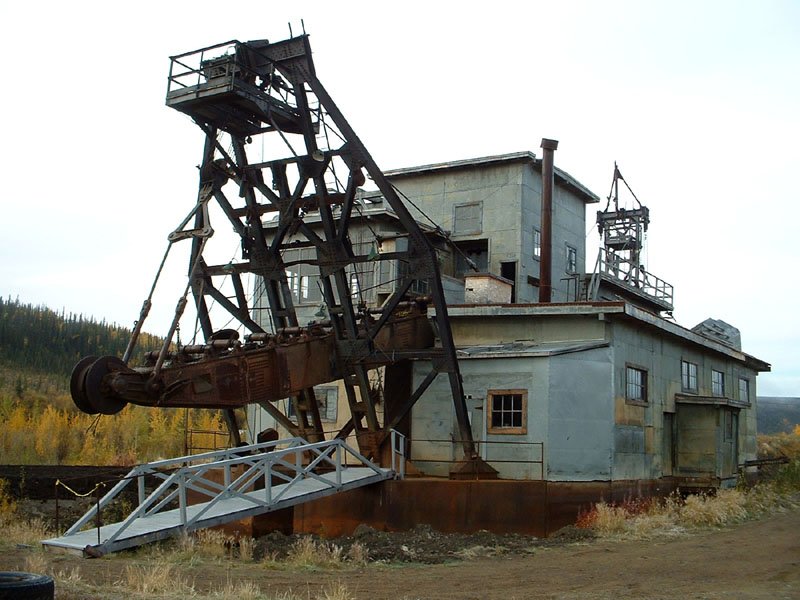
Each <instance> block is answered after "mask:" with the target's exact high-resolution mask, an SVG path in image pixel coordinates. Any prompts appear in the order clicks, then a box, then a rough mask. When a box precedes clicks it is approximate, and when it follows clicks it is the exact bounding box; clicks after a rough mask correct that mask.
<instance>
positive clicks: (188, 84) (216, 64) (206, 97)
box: [166, 36, 307, 137]
mask: <svg viewBox="0 0 800 600" xmlns="http://www.w3.org/2000/svg"><path fill="white" fill-rule="evenodd" d="M306 48H307V43H306V36H302V37H299V38H292V39H290V40H286V41H283V42H278V43H277V44H270V43H269V42H268V41H267V40H256V41H251V42H239V41H236V40H232V41H229V42H224V43H222V44H216V45H214V46H209V47H207V48H200V49H199V50H193V51H191V52H187V53H185V54H180V55H178V56H173V57H170V70H169V78H168V84H167V100H166V103H167V106H169V107H170V108H174V109H175V110H179V111H180V112H182V113H185V114H187V115H189V116H190V117H192V118H193V119H194V120H195V121H197V122H198V123H199V124H207V125H211V126H213V127H216V128H217V129H221V130H223V131H226V132H228V133H230V134H231V135H235V136H237V137H247V136H250V135H256V134H258V133H263V132H266V131H272V130H275V129H279V130H281V131H283V132H286V133H298V134H299V133H302V132H303V129H302V121H301V111H299V110H298V109H297V107H296V101H295V98H294V95H293V93H292V91H291V86H289V85H287V84H286V82H285V80H284V79H283V78H282V76H281V75H280V74H279V72H278V69H280V68H281V67H282V66H284V65H282V63H283V62H285V61H287V60H292V59H294V58H296V57H297V56H306Z"/></svg>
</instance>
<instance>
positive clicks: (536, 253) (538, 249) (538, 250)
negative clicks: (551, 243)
mask: <svg viewBox="0 0 800 600" xmlns="http://www.w3.org/2000/svg"><path fill="white" fill-rule="evenodd" d="M533 258H534V260H540V259H541V258H542V232H541V231H540V230H539V229H537V228H536V227H534V228H533Z"/></svg>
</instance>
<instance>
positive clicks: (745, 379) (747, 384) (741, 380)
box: [737, 377, 750, 404]
mask: <svg viewBox="0 0 800 600" xmlns="http://www.w3.org/2000/svg"><path fill="white" fill-rule="evenodd" d="M742 383H744V384H745V395H744V398H742ZM737 387H738V391H739V401H740V402H746V403H747V404H750V378H749V377H739V385H738V386H737Z"/></svg>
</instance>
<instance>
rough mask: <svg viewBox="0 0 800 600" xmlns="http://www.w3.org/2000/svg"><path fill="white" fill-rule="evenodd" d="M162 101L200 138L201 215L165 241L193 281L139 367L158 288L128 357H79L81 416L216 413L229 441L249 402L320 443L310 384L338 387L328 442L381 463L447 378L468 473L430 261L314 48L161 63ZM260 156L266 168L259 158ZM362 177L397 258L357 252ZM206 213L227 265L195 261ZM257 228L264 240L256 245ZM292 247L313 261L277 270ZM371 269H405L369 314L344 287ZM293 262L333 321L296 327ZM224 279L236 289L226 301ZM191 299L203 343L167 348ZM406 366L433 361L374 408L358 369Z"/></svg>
mask: <svg viewBox="0 0 800 600" xmlns="http://www.w3.org/2000/svg"><path fill="white" fill-rule="evenodd" d="M166 104H167V106H169V107H171V108H173V109H175V110H177V111H180V112H182V113H184V114H186V115H188V116H189V117H191V119H192V120H193V121H194V122H195V123H196V124H197V126H198V127H199V128H200V129H201V130H202V131H203V133H204V135H205V142H204V148H203V156H202V162H201V164H200V167H199V170H200V182H199V191H198V195H197V201H196V204H195V207H194V209H193V210H192V211H191V212H190V214H189V216H187V217H186V219H184V221H183V222H182V223H181V224H180V226H179V227H178V228H177V229H176V230H175V231H174V232H173V233H172V234H170V236H169V242H170V246H172V244H174V243H177V242H180V241H183V240H186V241H188V242H189V243H190V244H191V256H190V261H189V262H190V264H189V282H188V284H187V286H186V290H185V292H184V295H183V297H182V298H180V300H179V302H178V305H177V308H176V311H175V317H174V320H173V322H172V326H171V328H170V330H169V331H168V333H167V335H166V339H165V342H164V345H163V347H162V348H161V349H160V351H158V352H153V353H150V354H148V355H147V357H146V361H145V364H144V365H142V366H131V365H130V364H129V362H130V360H131V357H132V356H133V352H134V348H135V347H136V344H137V339H138V337H139V334H140V332H141V330H142V325H143V323H144V320H145V318H146V317H147V315H148V312H149V311H150V306H151V298H152V290H151V294H150V296H149V297H148V298H147V300H145V302H144V305H143V306H142V311H141V315H140V318H139V320H138V321H137V322H136V325H135V327H134V331H133V335H132V338H131V340H130V344H129V345H128V349H127V351H126V352H125V355H124V356H123V357H122V358H116V357H100V358H96V357H87V358H85V359H83V360H82V361H81V362H80V363H78V365H76V367H75V369H74V372H73V375H72V379H71V391H72V396H73V399H74V401H75V403H76V404H77V406H78V407H79V408H81V409H82V410H84V411H85V412H89V413H103V414H113V413H115V412H118V411H119V410H121V409H122V408H123V407H124V406H125V405H126V403H133V404H139V405H145V406H156V407H202V408H216V409H224V410H225V414H226V415H227V418H228V421H229V428H230V430H231V434H232V436H234V437H236V438H237V439H235V440H234V441H235V442H237V443H238V442H239V440H238V437H237V436H238V427H237V426H236V423H235V415H234V412H233V409H234V408H236V407H239V406H243V405H245V404H248V403H258V404H259V405H260V406H261V407H263V409H264V410H266V411H267V412H268V413H269V414H270V415H271V416H272V417H273V418H274V419H275V420H276V421H277V422H278V423H280V424H281V425H282V426H283V427H285V428H286V429H287V430H288V431H289V432H290V433H292V434H293V435H298V436H302V437H304V438H306V439H308V440H309V441H319V440H322V439H324V431H323V427H322V422H321V419H320V412H319V407H318V403H317V401H316V399H315V397H314V390H313V386H314V385H316V384H318V383H322V382H327V381H334V380H338V379H341V380H343V382H344V387H345V390H346V397H347V402H348V405H349V409H350V414H351V415H352V416H351V418H350V420H349V421H348V422H347V423H346V425H345V426H344V427H343V428H342V429H341V430H340V431H338V432H337V433H336V434H335V437H337V438H345V437H347V436H349V435H351V434H355V435H356V437H357V440H358V444H359V448H360V450H361V452H362V453H363V454H364V455H365V456H368V457H376V456H378V454H379V450H380V448H381V445H382V444H383V443H384V442H385V440H386V439H387V436H388V432H389V431H390V430H391V429H392V428H393V427H395V426H396V425H397V424H398V423H399V422H400V421H401V420H402V419H403V418H404V417H405V416H406V415H407V414H408V412H409V411H410V409H411V407H412V406H413V405H414V403H415V402H416V401H417V399H418V398H419V397H420V396H421V395H422V394H423V392H424V391H425V390H426V389H427V387H428V386H429V385H430V384H431V383H432V382H433V380H434V379H435V378H436V376H437V375H438V374H440V373H442V374H445V375H446V376H447V377H448V378H449V382H450V388H451V391H452V396H453V402H454V406H455V415H456V419H457V422H458V426H459V431H460V437H461V440H460V441H461V445H462V447H463V451H464V454H465V459H467V464H468V465H469V464H471V465H473V467H474V465H477V464H478V462H479V459H477V453H476V451H475V447H474V443H473V440H472V434H471V430H470V424H469V421H468V417H467V410H466V407H465V402H464V394H463V390H462V381H461V375H460V373H459V368H458V362H457V360H456V351H455V347H454V345H453V338H452V335H451V331H450V325H449V322H448V316H447V307H446V305H445V299H444V292H443V289H442V284H441V280H440V274H439V266H438V262H437V257H436V253H435V250H434V249H433V247H432V246H431V243H430V242H429V240H428V239H427V238H426V237H425V235H423V233H422V231H421V230H420V228H419V226H418V224H417V222H416V221H415V220H414V218H413V217H412V216H411V214H410V213H409V211H408V209H407V208H406V206H405V205H404V204H403V202H401V200H400V198H399V197H398V194H397V192H396V191H395V189H394V188H393V187H392V185H391V184H390V183H389V182H388V181H387V179H386V178H385V176H384V175H383V173H382V172H381V170H380V169H379V168H378V166H377V165H376V163H375V161H374V160H373V158H372V157H371V156H370V154H369V152H368V151H367V149H366V148H365V146H364V144H363V143H362V142H361V140H360V139H359V138H358V137H357V135H356V133H355V132H354V131H353V129H352V127H351V126H350V125H349V123H348V122H347V120H346V119H345V117H344V116H343V114H342V113H341V111H340V110H339V108H338V107H337V106H336V104H335V103H334V101H333V100H332V98H331V97H330V95H329V94H328V92H327V90H326V89H325V87H323V85H322V83H321V82H320V80H319V79H318V78H317V75H316V71H315V68H314V64H313V61H312V57H311V47H310V45H309V38H308V36H307V35H306V34H303V35H301V36H295V37H291V38H290V39H287V40H284V41H280V42H276V43H270V42H269V41H267V40H255V41H249V42H240V41H237V40H233V41H229V42H225V43H223V44H217V45H214V46H210V47H206V48H201V49H199V50H195V51H192V52H188V53H185V54H181V55H178V56H174V57H171V65H170V72H169V82H168V91H167V98H166ZM257 142H258V143H257ZM259 145H260V150H261V153H262V156H261V158H260V159H258V160H254V158H253V155H255V154H256V152H255V149H256V148H258V147H259ZM265 147H266V148H267V149H268V152H269V153H271V154H270V157H268V158H265V157H264V156H263V154H264V152H265ZM365 175H366V176H368V177H370V178H371V179H372V181H373V182H374V183H375V185H377V187H378V188H379V190H380V192H381V193H382V195H383V197H384V199H385V201H386V202H387V203H388V204H389V205H390V207H391V209H392V210H393V211H394V213H395V214H396V216H397V219H398V220H399V222H400V224H401V225H402V227H403V228H404V229H405V231H406V232H407V234H408V244H407V249H404V250H402V251H396V252H386V253H381V254H378V253H374V254H373V253H370V255H358V254H355V253H354V251H353V246H352V244H351V243H350V240H349V237H348V227H349V224H350V221H351V219H352V218H353V215H354V212H356V211H358V210H359V207H358V202H357V199H356V191H357V188H358V187H359V186H361V185H363V184H364V182H365V180H366V176H365ZM214 205H216V208H215V210H221V213H222V214H224V217H225V219H226V220H227V222H226V223H225V224H226V226H229V227H232V228H233V230H234V231H235V232H236V234H237V235H238V237H239V239H240V242H241V254H240V257H238V258H237V260H235V261H233V260H232V261H230V262H228V263H227V264H214V262H213V261H212V260H211V259H210V258H208V257H207V256H206V254H205V253H204V250H205V248H206V243H207V241H208V240H209V239H210V238H211V236H212V235H213V233H214V230H213V228H212V226H211V222H210V216H209V215H210V209H211V208H212V206H214ZM265 221H269V222H270V223H271V225H272V229H273V231H274V234H272V235H268V234H267V233H266V229H267V228H266V227H265V224H264V223H265ZM311 221H313V222H314V223H315V227H312V226H311V225H310V224H309V223H310V222H311ZM320 224H321V230H320V228H319V225H320ZM288 248H307V249H312V250H313V252H311V254H312V255H313V257H312V258H310V259H309V260H307V261H306V260H303V261H293V262H288V261H284V260H283V258H282V253H283V251H284V250H286V249H288ZM165 258H166V257H165ZM372 260H381V261H384V260H391V261H398V264H401V265H402V267H403V268H402V269H400V270H399V272H400V273H401V277H400V278H399V280H398V281H396V287H395V289H394V292H393V293H392V294H391V296H390V297H389V298H388V300H387V301H386V302H385V303H384V304H383V306H382V307H380V308H378V309H375V308H372V309H368V308H367V307H366V306H365V305H363V304H358V303H357V302H356V300H355V299H354V297H353V295H352V291H351V290H352V287H351V286H352V282H351V280H350V279H349V278H348V276H347V273H348V269H352V268H353V266H354V265H358V264H360V263H365V262H367V261H372ZM300 262H303V263H305V264H309V265H313V266H314V267H316V268H318V269H319V274H320V281H321V286H322V289H321V292H322V297H323V299H324V303H325V305H326V308H327V318H325V319H323V320H320V321H319V322H316V323H311V324H309V325H308V326H301V324H300V323H298V319H297V315H296V312H295V308H294V306H293V299H292V290H291V289H290V282H289V281H288V279H287V268H288V267H290V266H292V265H295V264H297V263H300ZM162 266H163V263H162ZM160 271H161V270H160V269H159V273H160ZM248 273H249V274H252V275H254V276H255V278H256V280H257V281H258V285H259V286H261V288H262V289H263V290H264V295H265V297H266V300H267V302H266V303H265V306H264V307H263V310H264V313H262V314H260V315H256V314H255V312H254V311H257V310H258V309H259V308H261V307H255V306H252V305H251V304H248V300H247V294H246V291H245V285H244V283H243V275H245V274H248ZM156 279H158V276H157V277H156ZM223 280H227V281H229V282H230V283H229V284H228V285H229V287H231V285H232V289H233V293H225V292H224V291H223V285H222V281H223ZM153 285H154V287H155V283H154V284H153ZM189 292H191V296H189ZM190 301H191V302H193V304H194V306H195V307H196V310H197V318H198V321H199V325H200V328H201V330H202V336H203V338H204V341H203V342H202V343H195V344H190V345H183V346H180V345H178V346H176V345H174V344H173V343H172V342H173V338H174V337H175V332H176V329H178V326H179V325H178V324H179V319H180V318H181V315H182V314H183V311H184V309H185V307H186V305H187V303H189V302H190ZM212 302H213V303H216V305H217V306H219V307H222V308H224V309H225V312H226V315H227V316H228V317H229V318H233V319H235V320H236V321H238V322H239V323H240V324H241V325H242V326H243V327H244V329H245V330H247V332H248V333H247V335H245V336H244V339H239V334H238V333H237V332H236V331H235V330H232V329H228V328H227V327H226V326H223V327H222V328H219V325H215V323H213V322H212V311H211V310H210V309H209V305H210V303H212ZM429 307H432V308H433V309H434V310H435V316H434V317H433V318H432V319H429V317H428V316H427V313H428V308H429ZM267 321H268V322H269V325H268V326H267V325H265V323H266V322H267ZM409 359H420V360H426V361H429V362H430V365H431V370H430V373H429V374H428V375H427V377H425V378H424V379H423V380H422V381H421V383H419V385H417V386H416V389H414V390H413V392H412V393H411V394H410V395H409V396H408V397H406V398H404V399H403V400H402V401H395V402H394V403H393V405H392V406H384V407H381V408H382V410H381V411H379V410H378V404H379V403H380V402H381V401H382V398H381V394H379V393H376V390H375V389H374V387H373V386H371V383H370V378H369V375H368V371H369V370H370V369H375V368H378V367H386V368H387V369H391V368H392V366H393V365H397V364H399V363H401V362H402V361H406V360H409ZM286 397H292V399H293V400H292V402H293V404H294V409H295V410H294V415H293V417H292V418H290V416H289V415H287V414H284V413H283V412H282V411H281V410H280V409H279V408H278V406H277V404H276V403H274V401H275V400H277V399H280V398H286ZM381 413H382V419H381Z"/></svg>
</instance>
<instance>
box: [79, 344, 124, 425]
mask: <svg viewBox="0 0 800 600" xmlns="http://www.w3.org/2000/svg"><path fill="white" fill-rule="evenodd" d="M126 370H128V367H127V365H126V364H125V363H124V362H122V361H121V360H120V359H118V358H117V357H116V356H102V357H100V358H98V359H97V360H96V361H94V362H93V363H92V364H91V365H90V366H89V367H88V369H87V370H86V375H85V376H84V379H83V391H84V393H85V394H86V398H87V399H88V401H89V404H90V405H91V406H92V408H93V409H94V411H95V412H96V413H100V414H102V415H115V414H117V413H118V412H119V411H121V410H122V409H123V408H125V405H126V404H128V403H127V402H126V401H125V400H122V399H121V398H119V397H117V396H116V394H115V393H114V391H113V390H112V389H111V387H110V386H109V385H108V382H107V381H104V379H105V376H106V375H108V374H109V373H112V372H114V371H126Z"/></svg>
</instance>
